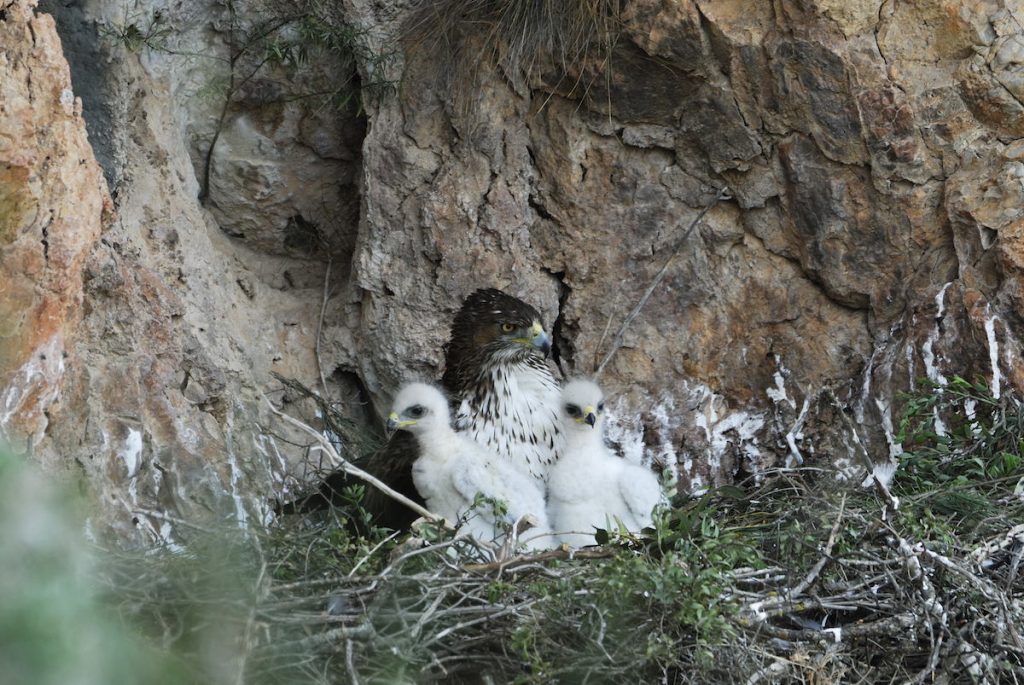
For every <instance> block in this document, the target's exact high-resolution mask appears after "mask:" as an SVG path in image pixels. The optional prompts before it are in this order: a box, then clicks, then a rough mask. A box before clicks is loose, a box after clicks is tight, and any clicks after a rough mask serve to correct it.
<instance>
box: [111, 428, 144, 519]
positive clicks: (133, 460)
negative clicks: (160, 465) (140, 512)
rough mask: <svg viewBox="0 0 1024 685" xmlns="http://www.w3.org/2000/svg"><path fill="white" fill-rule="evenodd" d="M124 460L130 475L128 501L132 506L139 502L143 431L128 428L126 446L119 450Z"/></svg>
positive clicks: (118, 453)
mask: <svg viewBox="0 0 1024 685" xmlns="http://www.w3.org/2000/svg"><path fill="white" fill-rule="evenodd" d="M117 456H119V457H121V461H123V462H124V466H125V469H126V471H127V477H128V501H129V502H130V503H131V505H132V507H135V506H137V505H138V503H139V469H140V468H141V467H142V433H141V432H139V431H137V430H135V429H134V428H129V429H128V437H127V438H125V441H124V447H122V448H121V449H120V450H118V452H117Z"/></svg>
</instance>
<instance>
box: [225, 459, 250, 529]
mask: <svg viewBox="0 0 1024 685" xmlns="http://www.w3.org/2000/svg"><path fill="white" fill-rule="evenodd" d="M227 456H228V458H227V462H228V469H229V470H230V474H231V499H232V500H234V502H235V523H237V524H238V527H239V528H247V527H248V526H249V512H248V511H246V509H245V500H243V499H242V493H241V492H240V491H239V487H238V486H239V482H240V481H241V480H242V469H241V468H239V466H238V459H237V458H236V457H235V453H234V452H233V451H231V450H228V453H227Z"/></svg>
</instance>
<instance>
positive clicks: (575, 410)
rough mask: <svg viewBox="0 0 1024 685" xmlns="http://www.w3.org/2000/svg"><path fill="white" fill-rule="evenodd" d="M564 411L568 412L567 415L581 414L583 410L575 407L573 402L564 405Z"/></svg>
mask: <svg viewBox="0 0 1024 685" xmlns="http://www.w3.org/2000/svg"><path fill="white" fill-rule="evenodd" d="M565 411H566V412H567V413H568V414H569V416H582V415H583V412H582V411H580V408H579V407H577V406H576V405H575V404H567V405H565Z"/></svg>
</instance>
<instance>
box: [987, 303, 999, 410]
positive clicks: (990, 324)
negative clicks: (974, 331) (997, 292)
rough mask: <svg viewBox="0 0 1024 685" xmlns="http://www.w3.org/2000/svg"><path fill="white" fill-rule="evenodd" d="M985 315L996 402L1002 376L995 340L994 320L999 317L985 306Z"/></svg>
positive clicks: (993, 395) (992, 386) (993, 392)
mask: <svg viewBox="0 0 1024 685" xmlns="http://www.w3.org/2000/svg"><path fill="white" fill-rule="evenodd" d="M985 313H986V314H987V317H986V319H985V336H986V337H987V338H988V359H989V363H990V364H991V365H992V385H991V390H992V397H994V398H995V399H997V400H998V399H999V392H1000V387H999V386H1000V384H1001V380H1002V374H1001V372H1000V369H999V341H998V340H997V339H996V319H997V318H999V317H997V316H995V315H993V314H991V312H990V311H989V308H988V306H987V305H986V307H985Z"/></svg>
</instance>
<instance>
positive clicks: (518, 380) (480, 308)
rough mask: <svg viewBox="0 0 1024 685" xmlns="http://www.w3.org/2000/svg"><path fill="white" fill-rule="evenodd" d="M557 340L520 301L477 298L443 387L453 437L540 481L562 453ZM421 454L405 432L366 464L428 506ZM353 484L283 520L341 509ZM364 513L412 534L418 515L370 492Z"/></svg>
mask: <svg viewBox="0 0 1024 685" xmlns="http://www.w3.org/2000/svg"><path fill="white" fill-rule="evenodd" d="M550 351H551V339H550V337H549V336H548V334H547V333H546V332H545V330H544V326H543V324H542V322H541V317H540V313H539V312H538V311H537V310H536V309H534V308H533V307H531V306H530V305H528V304H527V303H525V302H523V301H522V300H520V299H517V298H515V297H512V296H511V295H508V294H507V293H504V292H502V291H500V290H497V289H494V288H488V289H482V290H477V291H476V292H474V293H473V294H471V295H470V296H469V297H467V298H466V299H465V301H464V302H463V303H462V307H461V308H460V309H459V312H458V313H457V314H456V315H455V319H454V321H453V322H452V327H451V337H450V339H449V341H448V344H447V345H446V347H445V371H444V376H443V377H442V379H441V384H442V385H443V386H444V389H445V390H446V392H447V393H448V398H449V401H450V402H451V407H452V413H453V415H454V416H455V429H456V430H458V431H461V432H465V433H467V434H468V435H469V437H471V438H473V439H474V440H476V441H477V442H478V443H480V444H481V445H483V446H485V447H487V448H488V449H489V450H491V451H493V452H494V453H496V454H498V455H500V457H502V458H503V459H505V460H507V461H508V462H509V463H510V465H512V466H513V467H515V468H517V469H518V470H520V471H521V472H522V473H524V474H525V475H527V476H529V477H531V478H534V479H536V480H541V481H543V480H546V478H547V471H548V467H549V466H550V465H551V464H552V463H553V462H554V461H555V460H556V459H557V457H558V454H559V452H560V450H561V443H562V435H561V433H560V430H559V427H558V423H559V415H558V408H559V404H560V393H561V391H560V388H559V384H558V381H557V380H555V377H554V374H552V372H551V367H550V366H549V364H548V362H547V356H548V354H549V353H550ZM418 454H419V451H418V447H417V445H416V441H415V440H414V439H413V438H412V437H411V436H410V435H409V434H408V433H407V432H405V431H399V432H397V433H395V434H394V435H393V436H392V437H391V439H390V440H389V441H388V443H387V444H386V445H385V446H384V447H383V448H381V449H380V450H379V451H377V452H376V453H374V454H372V455H370V457H369V458H368V459H367V460H366V461H365V463H363V464H360V466H362V467H363V468H364V469H365V470H367V471H368V472H370V473H372V474H373V475H375V476H377V477H378V478H380V479H381V480H382V481H384V482H385V483H387V484H388V485H389V486H391V487H392V488H394V489H395V490H397V491H399V492H401V493H402V494H404V495H406V496H407V497H409V498H410V499H413V500H415V501H417V502H420V503H422V502H423V498H422V497H420V495H419V493H417V492H416V488H415V485H414V484H413V480H412V464H413V462H414V461H415V460H416V457H417V456H418ZM351 484H352V483H351V481H350V480H349V479H348V478H347V477H346V476H345V474H344V473H343V472H341V471H337V472H335V473H332V474H330V475H329V476H328V477H327V478H326V479H325V480H324V482H323V483H322V484H321V486H320V488H319V490H318V492H316V493H314V494H312V495H310V496H309V497H306V498H305V499H302V500H299V501H297V502H293V503H290V504H286V505H284V506H283V507H281V512H282V513H292V512H295V511H299V512H307V511H312V510H316V509H322V508H325V507H326V506H328V505H329V504H332V503H337V502H339V501H340V498H339V497H338V493H340V492H341V489H342V488H344V487H345V486H346V485H351ZM366 489H367V491H366V496H365V497H364V498H363V508H365V509H366V510H367V511H368V512H369V513H370V514H371V515H373V518H374V523H375V524H376V525H380V526H384V527H387V528H392V529H396V530H397V529H401V528H406V527H408V526H409V524H410V523H412V521H413V520H415V518H416V514H415V513H414V512H412V511H410V510H409V509H407V508H406V507H404V506H402V505H401V504H399V503H397V502H395V501H394V500H392V499H391V498H389V497H388V496H387V495H385V494H384V493H382V492H380V491H379V490H377V489H376V488H373V487H372V486H369V485H367V486H366Z"/></svg>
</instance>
